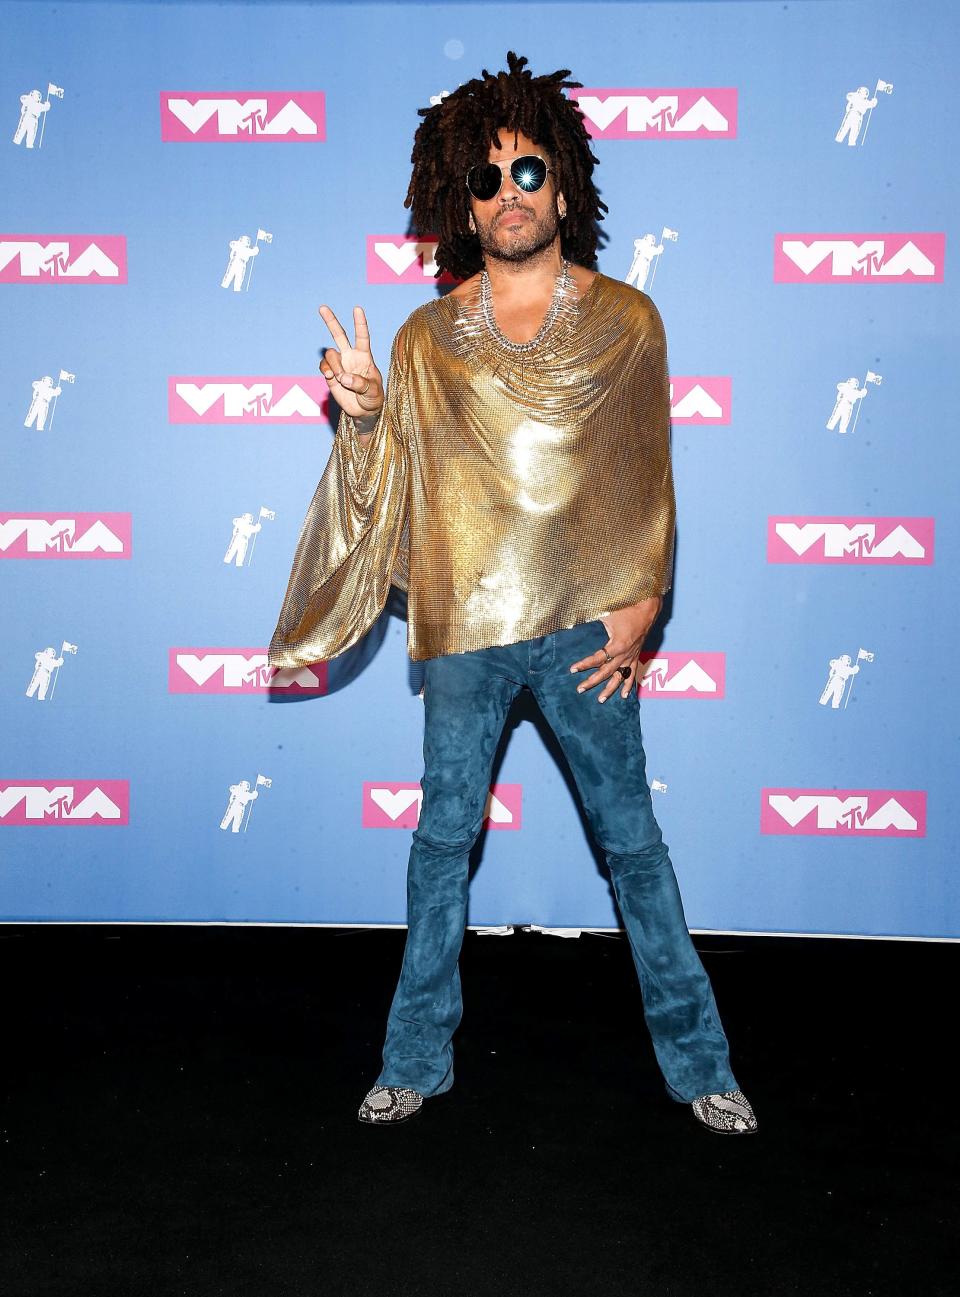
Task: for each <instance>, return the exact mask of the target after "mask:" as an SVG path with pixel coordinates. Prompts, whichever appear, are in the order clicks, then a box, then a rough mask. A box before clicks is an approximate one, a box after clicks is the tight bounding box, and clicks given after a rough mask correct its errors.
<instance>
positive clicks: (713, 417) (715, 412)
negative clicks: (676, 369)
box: [670, 374, 733, 424]
mask: <svg viewBox="0 0 960 1297" xmlns="http://www.w3.org/2000/svg"><path fill="white" fill-rule="evenodd" d="M732 406H733V380H732V379H730V378H720V377H708V376H707V375H704V374H697V375H692V376H685V377H678V376H677V375H676V374H674V375H673V377H672V378H671V380H670V418H671V419H672V420H673V422H674V423H716V424H725V423H729V422H730V415H731V409H732Z"/></svg>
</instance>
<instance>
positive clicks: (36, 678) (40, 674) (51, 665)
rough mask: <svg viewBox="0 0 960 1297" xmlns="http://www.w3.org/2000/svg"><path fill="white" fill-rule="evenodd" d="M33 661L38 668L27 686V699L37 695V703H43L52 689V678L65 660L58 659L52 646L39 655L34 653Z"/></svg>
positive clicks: (35, 668)
mask: <svg viewBox="0 0 960 1297" xmlns="http://www.w3.org/2000/svg"><path fill="white" fill-rule="evenodd" d="M33 660H34V662H35V663H36V666H35V667H34V670H33V675H32V676H31V677H30V683H29V684H28V685H27V697H28V698H33V696H34V695H36V698H37V702H41V703H42V702H43V701H44V700H45V699H46V696H47V690H48V689H49V687H50V677H51V675H52V674H53V672H54V671H55V670H56V668H57V667H62V666H63V658H62V657H57V654H56V650H55V649H54V648H53V646H52V645H51V646H50V647H49V648H45V649H41V650H40V652H39V653H34V655H33Z"/></svg>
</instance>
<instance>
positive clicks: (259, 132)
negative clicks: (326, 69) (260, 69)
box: [160, 90, 326, 144]
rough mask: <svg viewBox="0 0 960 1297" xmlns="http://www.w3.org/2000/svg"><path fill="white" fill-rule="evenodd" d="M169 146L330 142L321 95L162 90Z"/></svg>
mask: <svg viewBox="0 0 960 1297" xmlns="http://www.w3.org/2000/svg"><path fill="white" fill-rule="evenodd" d="M160 138H161V140H163V141H164V142H165V143H173V144H203V143H210V142H214V141H226V142H227V143H230V144H253V143H263V142H264V141H266V142H267V143H270V142H273V143H275V144H297V143H304V142H306V143H315V142H316V141H318V140H323V139H326V125H325V112H324V96H323V91H322V90H235V91H223V90H210V91H198V90H180V91H174V90H163V91H161V92H160Z"/></svg>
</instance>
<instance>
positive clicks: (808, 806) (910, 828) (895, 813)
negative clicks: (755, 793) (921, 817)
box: [769, 793, 919, 832]
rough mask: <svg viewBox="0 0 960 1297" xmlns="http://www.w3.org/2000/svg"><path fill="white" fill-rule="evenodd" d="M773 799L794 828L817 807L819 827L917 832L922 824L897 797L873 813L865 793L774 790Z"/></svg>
mask: <svg viewBox="0 0 960 1297" xmlns="http://www.w3.org/2000/svg"><path fill="white" fill-rule="evenodd" d="M769 803H770V807H771V809H772V810H774V811H775V812H776V813H777V815H779V816H780V818H781V819H782V820H784V821H785V822H786V823H787V824H789V825H790V827H791V828H796V826H797V825H798V824H799V823H800V822H801V821H802V820H804V819H806V817H807V816H808V815H809V814H810V813H811V811H813V810H816V813H817V828H818V829H838V828H844V829H852V830H854V831H855V830H857V829H867V830H874V831H876V830H878V829H880V830H884V829H896V830H900V831H901V832H914V831H915V830H916V829H918V828H919V823H918V821H917V819H916V817H915V816H913V815H911V814H910V812H909V811H908V810H906V809H905V807H903V806H901V804H900V803H899V802H898V801H897V799H896V798H895V797H889V798H888V799H887V800H886V801H885V802H884V803H883V804H882V805H881V806H879V807H878V808H877V809H876V810H875V811H874V812H873V813H872V814H870V813H869V811H868V805H869V799H868V798H867V797H864V796H853V797H833V796H830V795H829V794H823V793H821V794H801V795H800V796H798V797H791V796H789V795H788V794H786V793H771V794H770V796H769Z"/></svg>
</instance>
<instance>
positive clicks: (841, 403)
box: [827, 369, 883, 433]
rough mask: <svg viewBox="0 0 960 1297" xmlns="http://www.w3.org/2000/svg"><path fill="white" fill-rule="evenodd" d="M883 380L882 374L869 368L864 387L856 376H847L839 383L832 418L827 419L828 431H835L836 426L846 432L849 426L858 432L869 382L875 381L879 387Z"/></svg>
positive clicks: (839, 430) (852, 430) (851, 430)
mask: <svg viewBox="0 0 960 1297" xmlns="http://www.w3.org/2000/svg"><path fill="white" fill-rule="evenodd" d="M882 382H883V375H882V374H875V373H874V372H873V370H872V369H868V370H867V376H866V378H865V379H864V380H863V387H861V386H860V384H859V382H858V381H857V379H856V377H851V378H847V379H844V381H843V382H842V383H838V384H837V399H836V401H835V402H834V406H833V410H832V412H831V414H830V418H829V419H828V420H827V431H828V432H833V430H834V428H836V429H837V432H839V433H845V432H846V431H847V430H848V428H849V430H850V432H856V430H857V419H859V417H860V402H861V401H862V400H863V398H864V397H865V396H866V394H867V383H874V384H876V386H877V387H879V386H880V384H881V383H882ZM854 410H856V413H854ZM851 415H853V427H852V428H851V427H850V416H851ZM838 425H839V426H838Z"/></svg>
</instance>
